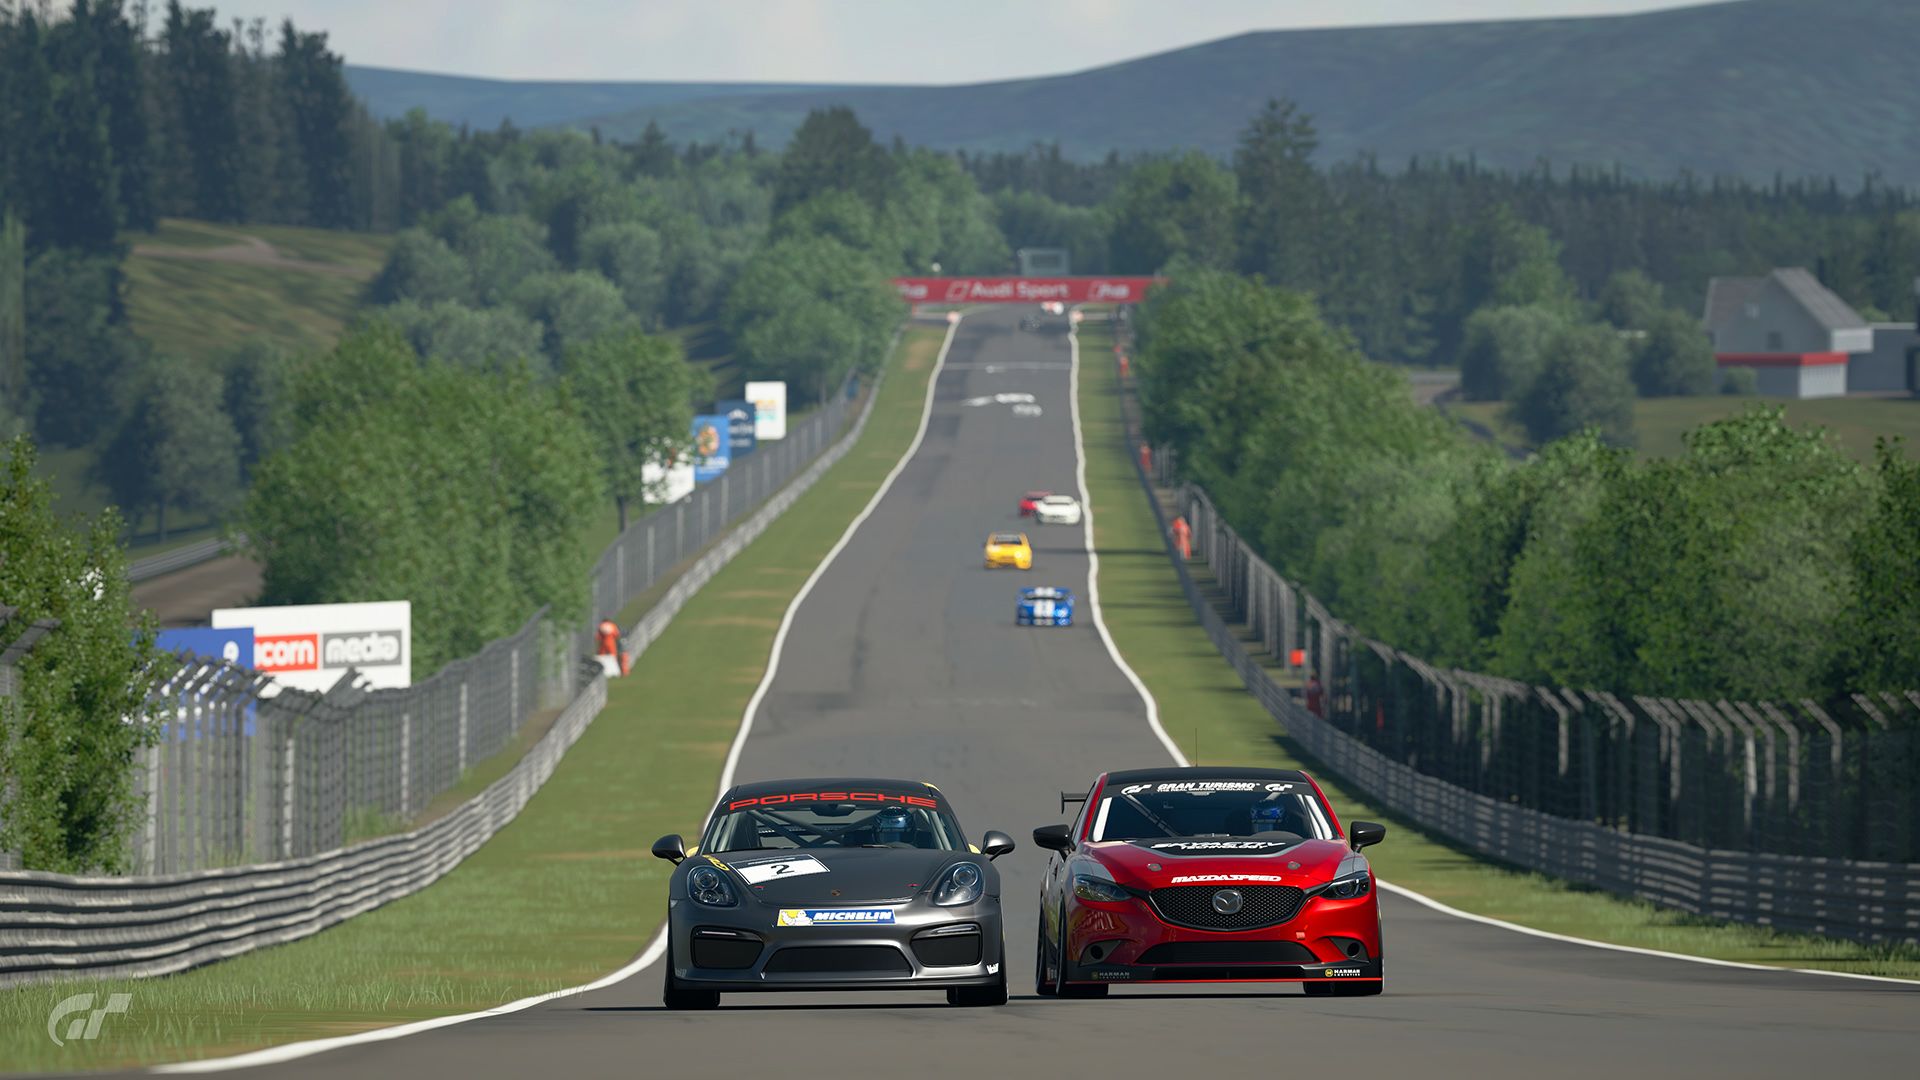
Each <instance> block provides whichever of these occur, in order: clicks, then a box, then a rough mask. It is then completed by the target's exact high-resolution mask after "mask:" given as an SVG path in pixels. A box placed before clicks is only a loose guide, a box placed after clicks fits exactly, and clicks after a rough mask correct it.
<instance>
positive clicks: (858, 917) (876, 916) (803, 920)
mask: <svg viewBox="0 0 1920 1080" xmlns="http://www.w3.org/2000/svg"><path fill="white" fill-rule="evenodd" d="M892 923H893V909H892V908H781V909H780V921H779V924H778V925H780V926H889V925H892Z"/></svg>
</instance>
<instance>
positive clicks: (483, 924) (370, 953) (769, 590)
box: [0, 328, 943, 1070]
mask: <svg viewBox="0 0 1920 1080" xmlns="http://www.w3.org/2000/svg"><path fill="white" fill-rule="evenodd" d="M942 332H943V331H942V329H941V328H924V329H922V328H915V329H910V330H909V331H908V332H907V334H906V336H905V338H903V342H902V347H901V348H900V349H899V350H897V351H896V353H895V355H894V357H893V358H892V359H891V360H890V361H889V363H890V366H891V369H892V374H891V376H890V377H889V378H888V379H886V380H885V382H883V383H882V385H881V386H880V388H879V390H878V393H879V395H880V400H879V402H878V403H877V405H876V408H875V410H874V413H873V417H872V419H871V421H870V422H869V423H868V426H867V429H866V431H865V433H864V434H863V435H862V437H861V439H860V442H859V444H858V445H856V446H855V447H854V449H853V451H852V452H851V453H849V454H848V455H847V456H846V457H845V458H843V459H841V461H840V462H839V463H838V464H836V465H835V466H834V467H833V468H832V469H831V470H829V471H828V472H827V474H826V475H825V476H824V477H822V478H821V479H820V481H819V483H817V484H816V485H815V486H814V487H813V489H812V490H810V491H809V492H808V493H807V494H806V495H805V496H804V497H803V498H801V499H800V501H799V502H797V503H796V504H795V505H794V506H793V507H792V508H791V509H789V510H788V511H787V512H786V514H784V515H782V516H781V517H780V519H779V520H778V521H776V522H774V524H773V526H772V527H771V528H770V529H768V530H767V532H766V533H765V534H764V535H762V536H761V537H760V539H759V540H757V541H756V542H755V543H754V544H753V545H752V546H751V547H750V548H748V549H747V550H746V551H745V552H743V553H742V554H741V555H740V556H739V557H738V558H736V559H735V560H734V561H733V562H732V563H731V564H729V565H728V566H727V568H726V569H725V570H723V571H721V573H720V574H719V575H718V576H717V577H715V578H714V579H713V581H711V582H710V583H708V585H707V586H706V588H704V589H702V590H701V591H700V593H699V595H697V596H696V597H694V598H693V600H692V601H691V602H690V603H689V604H688V605H687V606H686V607H685V608H684V609H683V610H682V611H681V613H680V615H679V617H678V618H677V619H675V620H674V623H673V625H672V627H671V628H669V629H668V631H667V632H666V634H664V635H663V636H662V637H661V638H660V639H659V640H658V641H656V642H655V643H654V644H653V646H652V647H651V648H650V649H648V650H647V652H646V654H645V655H643V656H642V657H640V659H639V661H638V662H637V663H636V664H635V665H634V670H633V674H632V675H631V676H630V677H628V678H626V679H621V680H618V681H616V682H615V683H614V685H613V688H612V695H611V699H610V700H609V702H608V705H607V709H606V711H605V712H604V713H602V714H601V716H600V718H599V719H598V720H596V721H595V722H594V724H593V726H592V727H590V728H589V729H588V730H587V733H586V734H585V735H584V736H583V737H582V738H581V740H580V742H579V743H578V744H577V745H576V746H575V747H574V748H573V750H572V751H571V752H569V753H568V754H567V756H566V758H565V759H564V760H563V761H562V763H561V765H560V768H559V770H558V771H557V772H555V774H554V775H553V778H552V779H550V780H549V781H548V782H547V784H546V786H545V787H543V788H542V789H541V790H540V792H539V794H538V795H536V796H535V797H534V799H533V801H532V802H531V803H530V804H529V805H528V806H527V808H526V810H525V811H524V812H522V814H521V815H520V817H519V818H518V819H516V820H515V821H514V822H513V823H512V824H511V825H509V826H507V827H506V828H505V829H503V830H501V832H500V833H499V834H498V835H496V836H495V837H494V838H493V840H492V841H491V842H489V843H488V844H487V845H486V846H485V847H483V848H481V850H480V851H478V852H477V853H475V854H474V855H473V856H472V857H471V858H469V859H468V860H467V861H466V862H464V863H462V864H461V865H460V866H459V867H458V868H456V869H455V870H454V871H453V872H452V873H450V874H448V875H447V876H446V877H445V878H444V879H443V880H441V881H439V882H437V883H436V884H434V885H433V886H432V887H431V888H428V889H426V890H425V891H423V892H421V893H418V894H416V895H414V896H411V897H408V898H407V899H405V900H400V901H396V902H395V903H392V904H389V905H387V906H386V907H383V908H381V909H379V910H377V911H373V912H370V913H368V914H366V915H363V916H361V917H359V918H357V919H353V920H350V921H348V922H346V923H343V924H341V925H340V926H337V927H334V928H333V929H330V930H327V931H325V932H323V933H321V934H318V935H316V936H314V937H311V938H307V939H305V940H303V941H298V942H295V943H293V944H291V945H284V946H280V947H278V948H272V949H266V950H262V951H260V952H256V953H250V954H248V955H246V956H242V957H238V958H236V959H233V960H229V961H226V962H224V963H220V964H215V965H212V966H210V967H206V968H202V969H200V970H197V971H192V972H188V973H185V974H182V975H176V976H170V977H167V978H161V979H145V980H89V981H75V982H67V983H61V984H57V985H48V986H40V987H30V988H26V989H21V990H15V991H12V992H9V993H7V994H5V995H0V1061H4V1062H6V1064H7V1067H8V1068H10V1069H41V1070H47V1069H60V1070H77V1069H99V1068H113V1067H126V1066H133V1065H140V1064H147V1063H152V1062H158V1061H171V1060H183V1059H189V1058H199V1057H208V1056H214V1055H219V1054H229V1053H235V1052H238V1051H242V1050H246V1049H251V1048H256V1047H260V1046H265V1045H269V1044H272V1043H280V1042H288V1041H293V1040H297V1039H308V1038H316V1037H323V1036H328V1035H338V1034H343V1033H347V1032H353V1031H360V1030H365V1029H369V1028H376V1027H383V1026H387V1025H391V1024H396V1023H401V1022H404V1021H408V1020H415V1019H420V1018H423V1017H429V1016H437V1015H444V1014H447V1013H453V1012H462V1011H468V1010H473V1009H481V1008H487V1007H490V1006H493V1005H497V1004H500V1003H501V1002H504V1001H509V1000H512V999H514V998H518V997H523V996H526V995H529V994H535V993H540V992H543V991H547V990H553V989H557V988H559V987H563V986H570V985H575V984H578V983H581V982H586V981H589V980H591V979H593V978H595V977H597V976H600V975H603V974H605V973H606V972H608V971H611V970H613V969H615V968H617V967H619V966H620V965H621V964H623V963H625V962H626V961H627V960H629V959H630V958H631V957H633V956H634V955H635V954H636V953H638V952H639V951H640V949H642V948H643V947H644V946H645V945H646V943H647V941H648V940H649V939H650V938H651V937H652V936H653V933H654V931H655V929H656V928H657V926H658V925H659V922H660V919H661V914H662V912H663V911H664V910H665V897H664V896H663V895H662V892H663V889H664V886H665V883H666V878H667V874H668V871H669V869H670V868H669V867H668V866H667V864H665V863H662V862H658V861H656V860H654V859H652V858H650V857H648V849H649V847H650V846H651V844H652V842H653V840H654V838H655V837H657V836H659V835H660V834H662V833H668V832H676V831H679V832H691V831H693V830H694V829H696V828H698V826H699V824H700V821H701V819H702V817H703V816H704V815H705V813H706V811H707V810H708V808H709V807H710V806H711V803H712V799H713V794H714V786H715V784H716V783H717V781H718V776H719V770H720V765H721V762H722V761H723V760H724V758H725V756H726V750H727V746H728V744H729V743H730V742H731V741H732V738H733V734H734V731H735V730H736V729H737V727H738V725H739V723H740V714H741V711H742V710H743V709H744V708H745V707H746V702H747V698H748V697H749V696H750V695H751V694H752V693H753V689H754V687H755V685H756V684H757V683H758V682H759V679H760V676H761V673H762V672H763V671H764V670H765V666H766V660H767V656H768V653H769V650H770V649H771V647H772V643H773V634H774V631H775V629H776V628H777V627H778V625H779V621H780V616H781V613H782V612H783V611H784V609H785V606H786V604H787V603H788V602H789V601H790V600H791V599H792V597H793V595H794V594H795V593H796V592H798V591H799V588H800V585H801V583H802V582H803V581H805V580H806V576H807V575H808V574H809V573H810V572H812V569H813V567H814V566H815V565H816V564H817V563H818V562H819V561H820V559H821V558H822V557H824V556H825V555H826V552H827V550H828V549H829V548H830V547H832V546H833V543H834V541H835V540H836V539H838V538H839V536H840V533H841V532H842V531H843V530H844V529H845V528H846V526H847V523H848V522H849V521H851V520H852V519H853V516H854V515H855V514H857V513H858V512H859V510H860V508H861V507H862V506H864V505H865V503H866V501H867V499H868V498H870V497H871V495H872V493H873V491H874V490H875V489H876V488H877V487H878V486H879V484H880V481H881V479H882V478H883V477H884V476H885V475H886V473H887V471H888V470H889V469H891V468H892V467H893V464H894V462H895V461H897V460H898V459H899V457H900V454H901V453H902V452H903V451H905V449H906V447H907V445H908V444H909V443H910V442H911V441H912V439H913V434H914V431H915V430H916V428H917V426H918V422H919V417H920V408H919V405H920V401H921V400H922V397H923V396H924V394H925V392H926V384H927V378H928V376H929V374H930V373H931V371H932V367H933V360H934V356H935V354H936V353H937V351H938V349H939V343H940V338H941V334H942ZM89 990H90V991H94V992H113V991H125V992H128V993H131V994H132V995H133V1004H132V1011H131V1012H130V1013H129V1014H128V1015H127V1016H125V1017H111V1018H109V1019H108V1021H107V1023H106V1025H105V1027H103V1028H102V1030H101V1033H100V1037H99V1038H98V1039H96V1040H94V1041H91V1042H69V1043H68V1045H67V1046H66V1047H65V1048H64V1049H63V1048H60V1047H56V1046H54V1045H53V1043H52V1042H51V1041H49V1040H48V1039H47V1037H46V1028H45V1025H46V1019H47V1015H48V1012H49V1010H50V1009H51V1008H52V1007H53V1005H54V1004H55V1003H56V1002H58V1001H60V1000H61V999H62V998H64V997H65V996H66V995H68V994H72V993H78V992H81V991H89Z"/></svg>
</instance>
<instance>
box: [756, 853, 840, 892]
mask: <svg viewBox="0 0 1920 1080" xmlns="http://www.w3.org/2000/svg"><path fill="white" fill-rule="evenodd" d="M733 872H734V873H736V874H739V875H740V876H741V877H743V878H745V879H746V881H747V884H749V885H758V884H760V883H761V882H763V881H773V880H775V879H777V878H796V877H806V876H807V875H808V874H824V873H826V872H827V864H826V863H823V862H821V861H820V860H819V859H816V858H814V857H813V856H811V855H793V856H787V857H783V858H774V859H754V860H752V861H750V862H739V863H734V864H733Z"/></svg>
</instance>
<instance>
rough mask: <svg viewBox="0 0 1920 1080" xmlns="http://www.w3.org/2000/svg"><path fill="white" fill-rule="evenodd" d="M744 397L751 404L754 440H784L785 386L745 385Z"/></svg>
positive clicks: (769, 383) (785, 415) (781, 384)
mask: <svg viewBox="0 0 1920 1080" xmlns="http://www.w3.org/2000/svg"><path fill="white" fill-rule="evenodd" d="M746 397H747V400H748V401H751V402H753V437H754V439H755V440H766V439H784V438H786V437H787V384H786V383H783V382H750V383H748V384H747V389H746Z"/></svg>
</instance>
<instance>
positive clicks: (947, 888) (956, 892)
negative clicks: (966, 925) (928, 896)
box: [933, 862, 987, 907]
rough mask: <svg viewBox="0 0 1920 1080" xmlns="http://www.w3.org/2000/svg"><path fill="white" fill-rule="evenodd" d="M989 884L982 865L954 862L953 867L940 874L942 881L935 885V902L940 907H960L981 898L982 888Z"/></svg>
mask: <svg viewBox="0 0 1920 1080" xmlns="http://www.w3.org/2000/svg"><path fill="white" fill-rule="evenodd" d="M986 884H987V875H986V874H984V873H982V872H981V870H980V867H979V866H977V865H975V864H973V863H970V862H963V863H954V864H953V868H952V869H950V870H948V871H947V872H946V873H944V874H942V875H940V883H939V884H938V885H935V886H934V887H933V902H934V904H935V905H936V906H938V907H959V906H960V905H961V904H971V903H973V902H974V901H975V900H978V899H980V890H981V889H984V888H985V887H986Z"/></svg>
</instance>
